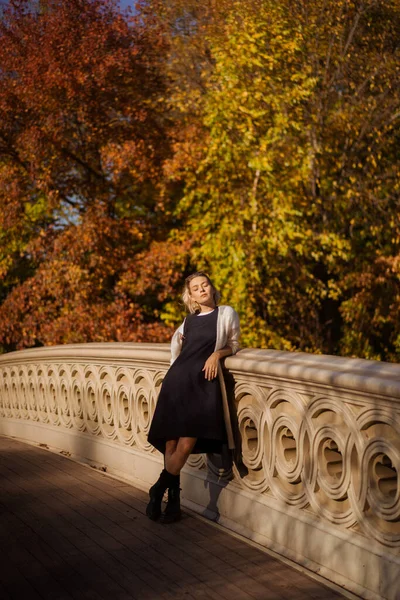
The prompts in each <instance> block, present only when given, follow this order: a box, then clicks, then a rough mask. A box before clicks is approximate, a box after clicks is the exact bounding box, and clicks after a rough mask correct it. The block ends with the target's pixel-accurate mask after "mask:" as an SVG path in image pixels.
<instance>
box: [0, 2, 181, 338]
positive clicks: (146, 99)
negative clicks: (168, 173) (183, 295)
mask: <svg viewBox="0 0 400 600" xmlns="http://www.w3.org/2000/svg"><path fill="white" fill-rule="evenodd" d="M44 8H45V9H44ZM147 25H150V23H149V20H148V21H147ZM164 53H165V42H164V41H163V38H162V36H161V35H160V31H159V29H158V28H157V25H156V24H155V23H154V26H153V27H148V28H147V29H146V30H145V29H144V27H143V26H142V25H141V23H140V22H139V19H138V17H137V16H132V15H130V14H122V13H121V11H120V9H119V8H118V6H117V4H116V3H114V2H110V1H107V0H49V1H48V2H46V6H45V7H43V5H42V6H39V8H38V10H36V9H35V8H34V5H33V3H31V2H25V1H23V0H18V1H14V2H11V3H10V6H9V8H8V9H7V10H6V11H5V14H4V15H3V17H2V20H1V27H0V66H1V70H0V78H1V86H0V215H1V217H0V219H1V220H0V240H1V255H0V269H1V275H2V278H3V283H2V284H1V288H0V294H1V296H0V301H1V302H2V304H1V307H0V344H2V345H3V347H4V348H5V349H13V348H21V347H24V346H32V345H36V344H48V343H65V342H78V341H96V340H105V341H106V340H130V339H133V340H142V339H150V340H152V339H154V340H158V339H163V337H165V332H166V331H167V330H168V328H166V327H165V326H164V325H163V324H162V323H160V321H159V319H158V313H157V310H158V307H159V306H161V303H160V300H159V297H163V293H162V291H161V290H160V289H159V287H160V286H159V284H158V283H157V282H154V280H152V278H151V277H150V275H149V273H148V274H147V275H148V278H147V280H146V281H147V287H146V285H145V284H144V279H143V278H141V273H142V272H143V270H144V268H143V264H142V263H143V261H145V263H146V264H147V265H148V268H151V265H153V264H154V265H157V261H160V260H161V258H160V255H162V253H163V252H164V257H165V256H168V255H169V254H170V253H171V252H173V253H174V254H175V255H176V261H177V262H178V263H179V261H180V260H181V256H182V251H176V252H175V246H173V247H172V249H171V243H169V242H167V243H166V245H165V237H166V233H167V231H168V226H167V224H168V219H169V218H170V217H169V216H168V215H170V207H169V205H168V198H167V197H166V195H164V196H162V194H161V193H160V172H161V166H162V163H163V160H164V159H165V157H166V156H167V155H168V141H167V136H166V135H165V132H166V130H167V129H168V122H167V120H166V119H165V118H164V117H163V115H162V113H161V112H160V111H158V110H156V108H155V107H156V106H157V99H158V97H160V96H162V95H163V93H164V90H165V80H164V76H163V74H162V68H161V66H160V65H161V58H162V57H163V56H164ZM153 248H155V250H154V254H155V256H154V258H153V260H152V251H153V250H152V249H153ZM148 254H149V255H148ZM182 260H185V259H184V258H182ZM171 264H172V265H173V262H172V263H171ZM155 268H156V267H155ZM177 271H178V272H179V268H178V269H177ZM153 279H154V278H153ZM175 279H176V274H175V270H174V269H172V270H171V269H170V271H169V272H167V273H166V274H165V276H164V278H163V282H162V284H161V286H163V285H164V287H163V290H164V295H168V290H169V291H171V289H172V288H171V286H173V282H174V281H175ZM149 280H151V283H149Z"/></svg>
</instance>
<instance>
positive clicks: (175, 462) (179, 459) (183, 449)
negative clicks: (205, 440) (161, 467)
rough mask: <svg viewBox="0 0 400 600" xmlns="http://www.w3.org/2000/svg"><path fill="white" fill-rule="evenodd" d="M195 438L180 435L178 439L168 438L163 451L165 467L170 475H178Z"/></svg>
mask: <svg viewBox="0 0 400 600" xmlns="http://www.w3.org/2000/svg"><path fill="white" fill-rule="evenodd" d="M196 441H197V438H191V437H181V438H179V439H178V440H169V441H168V442H167V446H166V451H165V468H166V469H167V471H168V473H171V474H172V475H179V474H180V472H181V469H182V467H183V466H184V465H185V463H186V461H187V459H188V458H189V456H190V453H191V451H192V450H193V448H194V445H195V443H196Z"/></svg>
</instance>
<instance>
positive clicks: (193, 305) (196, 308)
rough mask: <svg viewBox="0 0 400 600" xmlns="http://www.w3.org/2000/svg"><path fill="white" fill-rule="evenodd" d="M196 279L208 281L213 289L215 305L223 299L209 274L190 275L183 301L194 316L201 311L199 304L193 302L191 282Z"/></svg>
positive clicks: (186, 281)
mask: <svg viewBox="0 0 400 600" xmlns="http://www.w3.org/2000/svg"><path fill="white" fill-rule="evenodd" d="M195 277H205V278H206V279H207V281H208V283H209V284H210V285H211V287H212V289H213V299H214V302H215V305H217V304H218V302H219V301H220V299H221V294H220V293H219V291H218V290H217V289H216V288H215V286H214V284H213V282H212V281H211V279H210V278H209V276H208V275H207V273H204V271H197V273H193V274H192V275H189V277H186V279H185V285H184V288H183V294H182V300H183V302H184V304H185V306H186V308H187V309H188V311H189V312H190V313H192V314H193V313H196V312H199V311H200V307H199V305H198V304H197V302H195V301H194V300H192V296H191V295H190V282H191V281H192V279H194V278H195Z"/></svg>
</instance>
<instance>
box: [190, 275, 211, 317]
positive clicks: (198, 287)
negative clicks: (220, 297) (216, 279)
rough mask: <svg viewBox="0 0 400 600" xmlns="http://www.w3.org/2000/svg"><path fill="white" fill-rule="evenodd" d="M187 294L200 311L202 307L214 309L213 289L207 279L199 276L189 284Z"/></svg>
mask: <svg viewBox="0 0 400 600" xmlns="http://www.w3.org/2000/svg"><path fill="white" fill-rule="evenodd" d="M189 293H190V295H191V297H192V300H194V301H195V302H197V304H199V306H200V310H202V307H203V306H207V307H209V308H215V302H214V289H213V287H212V286H211V284H210V282H209V281H208V279H207V277H204V276H203V275H200V276H199V277H195V278H194V279H192V280H191V281H190V282H189Z"/></svg>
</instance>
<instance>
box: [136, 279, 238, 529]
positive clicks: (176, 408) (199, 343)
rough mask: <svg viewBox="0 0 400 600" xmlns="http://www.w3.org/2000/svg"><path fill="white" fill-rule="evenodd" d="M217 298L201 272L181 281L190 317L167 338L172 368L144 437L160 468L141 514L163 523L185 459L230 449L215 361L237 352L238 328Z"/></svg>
mask: <svg viewBox="0 0 400 600" xmlns="http://www.w3.org/2000/svg"><path fill="white" fill-rule="evenodd" d="M219 297H220V295H219V293H218V292H217V290H216V289H215V287H214V286H213V284H212V282H211V280H210V278H209V277H208V275H206V274H205V273H203V272H202V271H199V272H197V273H194V274H193V275H190V276H189V277H187V278H186V280H185V287H184V291H183V296H182V298H183V301H184V303H185V304H186V307H187V308H188V310H189V312H190V314H189V315H188V316H187V317H186V319H185V320H184V322H183V323H182V325H181V326H180V327H179V328H178V329H177V331H176V332H175V333H174V335H173V337H172V342H171V357H172V358H171V367H170V369H169V371H168V372H167V374H166V376H165V379H164V382H163V385H162V387H161V391H160V395H159V397H158V402H157V407H156V410H155V413H154V417H153V421H152V423H151V427H150V431H149V436H148V439H149V442H150V443H151V444H152V445H153V446H154V447H155V448H157V450H159V451H160V452H162V453H163V454H164V466H165V468H164V469H163V471H162V472H161V475H160V477H159V479H158V481H157V482H156V483H155V484H154V485H153V486H152V487H151V488H150V490H149V496H150V502H149V504H148V505H147V509H146V514H147V516H148V517H149V518H150V519H153V520H157V519H160V521H161V522H162V523H172V522H173V521H177V520H178V519H179V518H180V516H181V510H180V497H179V492H180V488H179V483H180V472H181V469H182V467H183V466H184V464H185V463H186V461H187V459H188V457H189V455H190V454H192V453H193V454H196V453H203V452H214V453H220V452H221V450H222V445H223V444H224V443H226V442H228V445H229V447H230V448H233V447H234V444H233V436H232V428H231V424H230V418H229V407H228V402H227V398H226V391H225V385H224V380H223V374H222V369H221V366H220V360H221V359H222V358H224V357H225V356H230V355H231V354H235V353H236V352H237V350H238V347H239V343H238V340H239V334H240V327H239V317H238V315H237V313H236V312H235V311H234V310H233V308H231V307H230V306H217V304H218V300H219ZM167 489H168V503H167V507H166V509H165V511H164V513H163V514H161V501H162V498H163V496H164V492H165V491H166V490H167Z"/></svg>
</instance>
